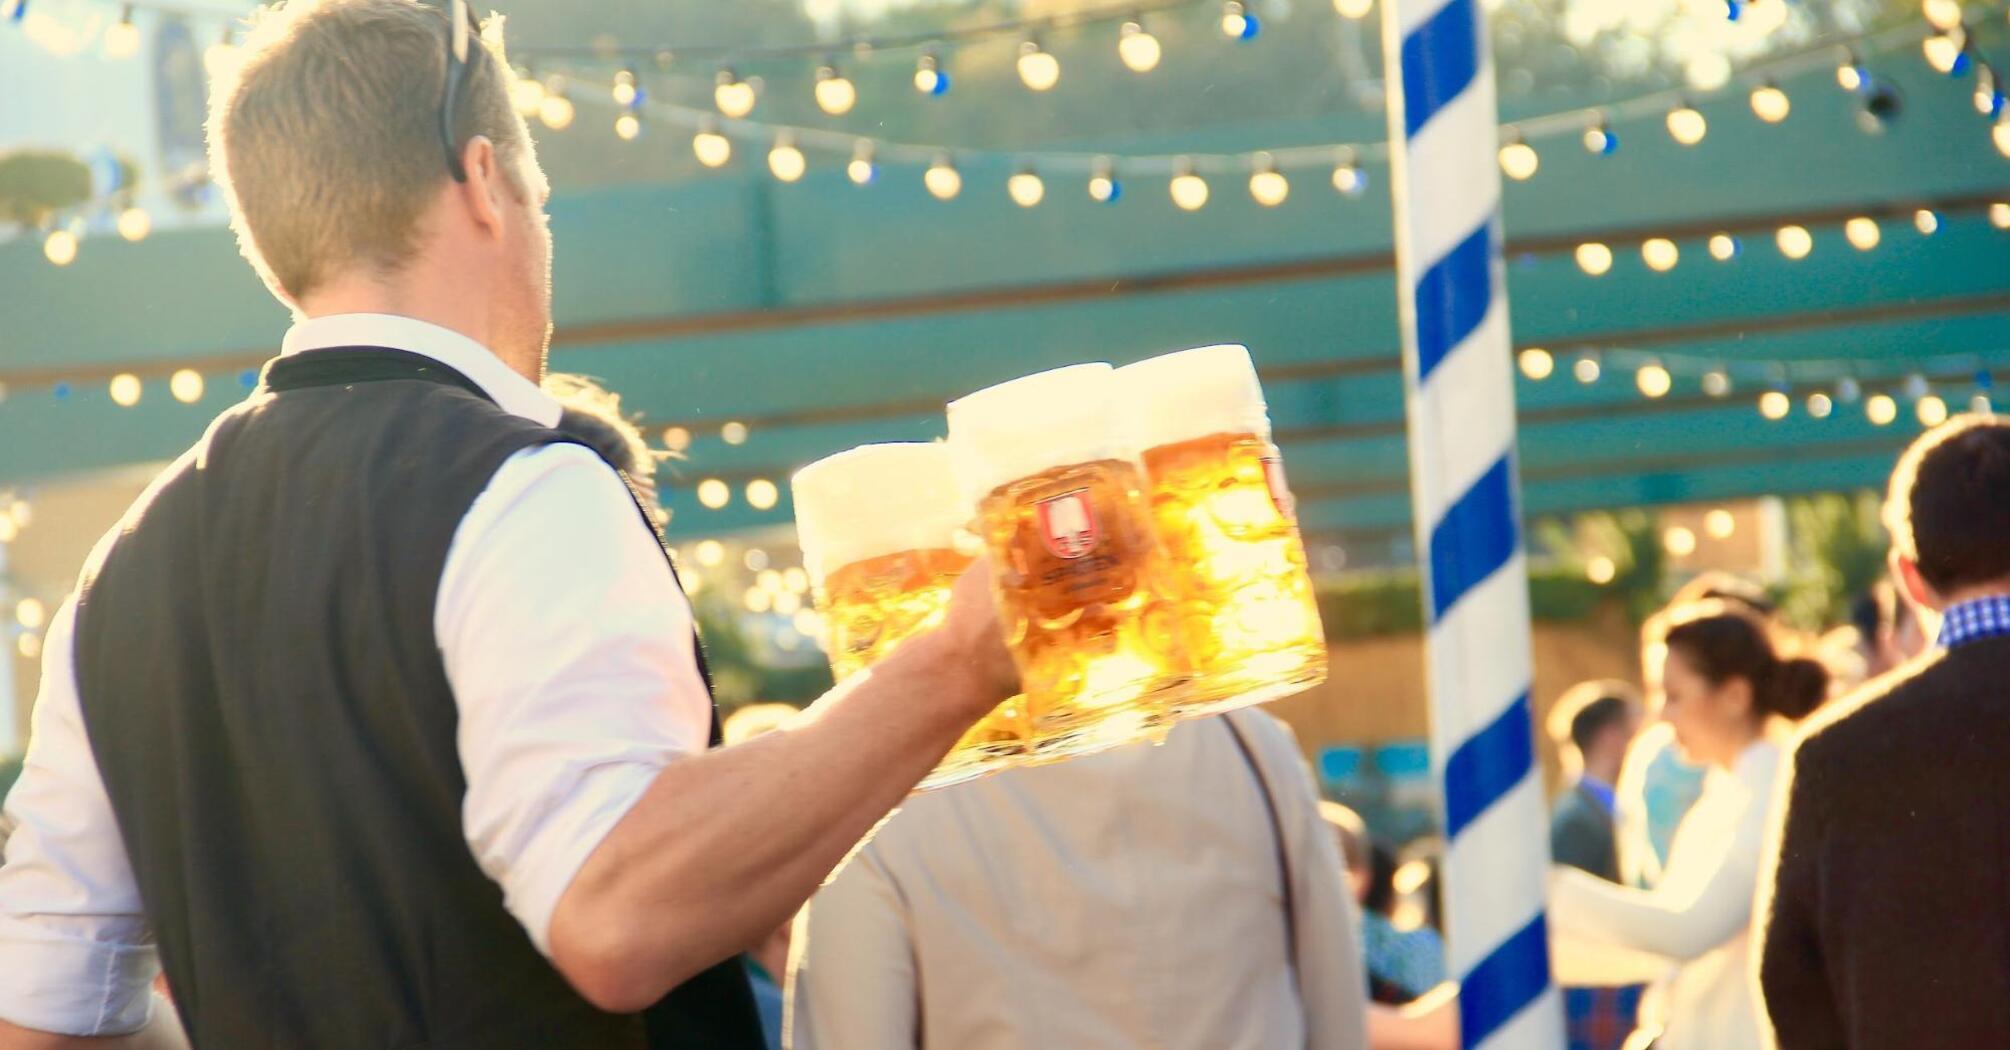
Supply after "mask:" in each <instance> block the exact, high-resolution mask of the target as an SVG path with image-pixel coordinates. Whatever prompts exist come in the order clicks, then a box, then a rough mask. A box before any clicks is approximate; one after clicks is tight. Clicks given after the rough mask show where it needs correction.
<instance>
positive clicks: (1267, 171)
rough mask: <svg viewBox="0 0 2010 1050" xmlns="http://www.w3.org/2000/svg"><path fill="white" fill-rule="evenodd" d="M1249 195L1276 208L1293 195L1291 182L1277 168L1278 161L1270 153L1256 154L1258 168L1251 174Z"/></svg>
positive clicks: (1267, 205)
mask: <svg viewBox="0 0 2010 1050" xmlns="http://www.w3.org/2000/svg"><path fill="white" fill-rule="evenodd" d="M1249 195H1250V196H1251V197H1254V198H1255V199H1256V203H1258V204H1261V205H1263V206H1264V207H1266V208H1275V207H1277V206H1278V205H1280V204H1283V203H1284V199H1285V198H1286V197H1289V196H1290V195H1291V182H1290V181H1289V180H1288V179H1286V178H1285V177H1284V173H1283V172H1281V171H1278V170H1277V161H1276V160H1275V159H1274V158H1273V157H1271V155H1270V154H1268V153H1259V154H1257V155H1256V170H1255V171H1254V172H1252V173H1250V176H1249Z"/></svg>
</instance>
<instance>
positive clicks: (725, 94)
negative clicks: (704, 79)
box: [712, 69, 757, 120]
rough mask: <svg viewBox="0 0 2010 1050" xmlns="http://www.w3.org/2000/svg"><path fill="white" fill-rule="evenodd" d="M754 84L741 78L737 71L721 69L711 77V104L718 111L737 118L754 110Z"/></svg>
mask: <svg viewBox="0 0 2010 1050" xmlns="http://www.w3.org/2000/svg"><path fill="white" fill-rule="evenodd" d="M755 101H757V100H756V99H755V97H754V85H752V84H750V83H748V82H746V81H744V80H741V79H740V75H739V74H738V73H735V72H733V71H732V70H730V69H722V70H720V71H719V72H718V74H717V75H716V76H714V77H713V78H712V104H713V105H715V106H717V107H719V112H721V113H724V114H725V115H727V116H729V117H732V118H733V119H735V120H738V119H739V118H741V117H744V116H746V115H747V114H749V113H752V112H753V111H754V103H755Z"/></svg>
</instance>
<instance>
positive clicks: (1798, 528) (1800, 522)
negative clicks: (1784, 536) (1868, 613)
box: [1780, 492, 1890, 631]
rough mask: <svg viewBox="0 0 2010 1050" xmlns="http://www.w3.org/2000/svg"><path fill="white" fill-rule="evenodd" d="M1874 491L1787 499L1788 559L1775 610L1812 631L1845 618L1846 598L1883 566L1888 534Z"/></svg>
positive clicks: (1868, 583)
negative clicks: (1785, 577)
mask: <svg viewBox="0 0 2010 1050" xmlns="http://www.w3.org/2000/svg"><path fill="white" fill-rule="evenodd" d="M1878 509H1879V501H1878V497H1877V496H1876V494H1874V493H1869V492H1864V493H1857V494H1854V495H1837V494H1833V493H1831V494H1825V495H1819V496H1806V497H1801V498H1798V499H1794V500H1791V501H1789V502H1788V503H1787V524H1788V530H1789V536H1790V537H1791V540H1790V547H1789V549H1790V553H1791V563H1790V567H1789V570H1788V574H1787V579H1786V581H1785V582H1784V584H1783V585H1782V587H1781V589H1780V615H1781V617H1782V618H1783V619H1785V620H1786V621H1787V622H1788V623H1790V624H1793V625H1794V626H1796V627H1800V628H1803V629H1805V630H1811V631H1818V630H1822V629H1824V628H1827V627H1832V626H1834V625H1836V624H1838V623H1845V622H1848V617H1849V607H1850V603H1851V602H1852V601H1854V600H1856V598H1857V597H1858V596H1859V595H1861V594H1863V593H1864V592H1865V591H1866V590H1868V589H1869V588H1870V586H1871V584H1873V583H1875V582H1876V581H1877V580H1878V579H1879V578H1880V577H1881V576H1882V575H1883V574H1884V571H1885V551H1886V550H1887V549H1888V548H1889V546H1890V539H1889V537H1887V536H1886V535H1885V531H1884V525H1883V523H1882V522H1881V521H1880V520H1879V518H1878Z"/></svg>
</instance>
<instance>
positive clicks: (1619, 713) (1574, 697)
mask: <svg viewBox="0 0 2010 1050" xmlns="http://www.w3.org/2000/svg"><path fill="white" fill-rule="evenodd" d="M1639 709H1640V697H1639V692H1638V691H1637V690H1635V689H1634V688H1633V687H1632V686H1631V685H1628V684H1627V683H1625V682H1622V681H1618V680H1616V679H1603V680H1598V681H1591V682H1579V683H1578V684H1577V685H1574V686H1572V687H1570V689H1569V690H1567V691H1566V692H1565V693H1564V694H1563V695H1562V696H1561V697H1558V698H1557V701H1556V705H1555V706H1554V707H1552V708H1551V709H1550V713H1549V735H1550V739H1551V740H1552V741H1554V742H1555V744H1556V746H1557V748H1558V749H1559V750H1565V749H1568V750H1574V751H1576V752H1577V755H1578V757H1579V759H1580V760H1581V759H1582V758H1583V756H1584V755H1585V754H1586V753H1587V752H1589V751H1591V750H1593V748H1594V745H1595V744H1596V743H1597V741H1598V739H1599V737H1600V735H1601V734H1603V733H1605V732H1606V731H1607V730H1611V729H1626V730H1630V729H1631V728H1632V724H1633V720H1634V717H1635V713H1636V712H1637V711H1638V710H1639ZM1627 735H1628V736H1629V737H1630V736H1631V735H1632V734H1631V733H1630V732H1628V733H1627Z"/></svg>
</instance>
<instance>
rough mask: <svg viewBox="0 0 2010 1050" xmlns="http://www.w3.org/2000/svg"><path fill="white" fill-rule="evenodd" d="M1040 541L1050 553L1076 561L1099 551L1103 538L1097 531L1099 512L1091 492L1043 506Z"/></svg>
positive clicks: (1081, 491) (1076, 493)
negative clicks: (1092, 499)
mask: <svg viewBox="0 0 2010 1050" xmlns="http://www.w3.org/2000/svg"><path fill="white" fill-rule="evenodd" d="M1039 513H1040V538H1041V540H1043V541H1045V543H1046V544H1047V553H1049V554H1052V555H1053V556H1054V557H1056V558H1061V559H1063V560H1067V561H1073V560H1074V559H1076V558H1079V557H1081V556H1083V555H1085V554H1087V553H1089V552H1090V551H1092V550H1095V549H1096V541H1097V540H1098V539H1099V538H1100V536H1099V533H1098V531H1097V529H1096V508H1095V505H1094V504H1092V503H1090V502H1089V490H1087V489H1076V490H1075V491H1073V492H1064V493H1062V494H1060V495H1058V496H1049V497H1048V498H1046V499H1043V500H1041V501H1040V503H1039Z"/></svg>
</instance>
